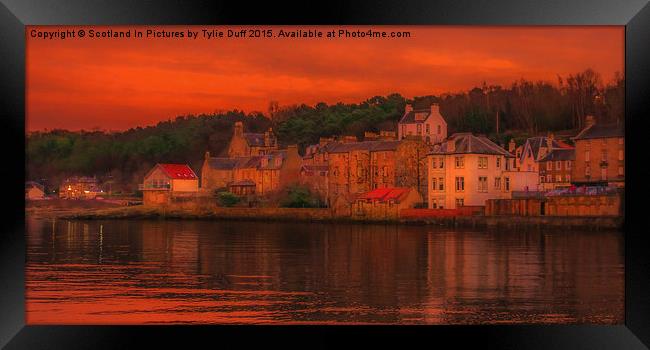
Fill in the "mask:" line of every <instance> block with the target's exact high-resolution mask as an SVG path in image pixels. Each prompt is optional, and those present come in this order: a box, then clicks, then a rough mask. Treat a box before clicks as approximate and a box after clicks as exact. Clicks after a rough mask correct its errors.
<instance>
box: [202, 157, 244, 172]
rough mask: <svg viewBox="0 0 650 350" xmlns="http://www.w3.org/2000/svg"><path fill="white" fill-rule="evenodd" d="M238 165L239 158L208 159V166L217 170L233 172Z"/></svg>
mask: <svg viewBox="0 0 650 350" xmlns="http://www.w3.org/2000/svg"><path fill="white" fill-rule="evenodd" d="M236 164H237V158H219V157H213V158H209V159H208V166H209V167H210V168H212V169H217V170H232V169H234V168H235V165H236Z"/></svg>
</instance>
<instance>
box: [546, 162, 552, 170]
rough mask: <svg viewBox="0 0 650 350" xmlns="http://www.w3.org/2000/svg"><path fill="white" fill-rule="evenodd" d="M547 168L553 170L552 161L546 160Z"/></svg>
mask: <svg viewBox="0 0 650 350" xmlns="http://www.w3.org/2000/svg"><path fill="white" fill-rule="evenodd" d="M546 170H553V165H552V164H551V162H546Z"/></svg>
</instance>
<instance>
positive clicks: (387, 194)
mask: <svg viewBox="0 0 650 350" xmlns="http://www.w3.org/2000/svg"><path fill="white" fill-rule="evenodd" d="M410 191H411V189H410V188H405V187H389V188H378V189H376V190H372V191H370V192H366V193H364V194H362V195H360V196H359V197H357V199H366V200H377V201H380V202H385V201H388V200H391V199H392V200H395V201H397V202H399V201H400V199H401V198H403V197H404V196H406V195H407V194H408V193H409V192H410Z"/></svg>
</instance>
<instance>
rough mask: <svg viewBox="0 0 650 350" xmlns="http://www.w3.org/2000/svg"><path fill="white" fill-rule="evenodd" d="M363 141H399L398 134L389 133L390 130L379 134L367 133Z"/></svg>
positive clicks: (381, 131)
mask: <svg viewBox="0 0 650 350" xmlns="http://www.w3.org/2000/svg"><path fill="white" fill-rule="evenodd" d="M363 140H364V141H378V140H383V141H392V140H397V134H396V133H395V131H389V130H380V131H379V133H375V132H370V131H366V132H364V134H363Z"/></svg>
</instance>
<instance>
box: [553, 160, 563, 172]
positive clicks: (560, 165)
mask: <svg viewBox="0 0 650 350" xmlns="http://www.w3.org/2000/svg"><path fill="white" fill-rule="evenodd" d="M560 169H562V162H561V161H559V160H558V161H556V162H555V170H560Z"/></svg>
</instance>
